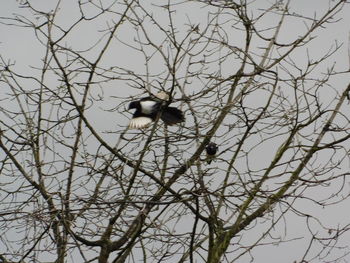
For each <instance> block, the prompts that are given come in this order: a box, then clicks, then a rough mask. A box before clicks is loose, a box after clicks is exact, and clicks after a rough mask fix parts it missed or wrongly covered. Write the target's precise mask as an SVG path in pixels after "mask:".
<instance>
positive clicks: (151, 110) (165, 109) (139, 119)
mask: <svg viewBox="0 0 350 263" xmlns="http://www.w3.org/2000/svg"><path fill="white" fill-rule="evenodd" d="M164 102H165V101H164V100H160V99H156V98H152V97H147V98H142V99H140V100H137V101H132V102H131V103H130V104H129V110H130V109H136V111H135V112H134V114H133V116H132V119H131V120H130V123H129V128H131V129H140V128H144V127H147V126H148V125H150V124H151V123H152V122H153V121H155V120H156V119H157V116H158V114H160V118H161V120H162V121H163V122H164V123H165V124H167V125H174V124H177V123H180V122H183V121H184V120H185V117H184V114H183V112H182V111H181V110H179V109H177V108H174V107H169V106H167V105H164Z"/></svg>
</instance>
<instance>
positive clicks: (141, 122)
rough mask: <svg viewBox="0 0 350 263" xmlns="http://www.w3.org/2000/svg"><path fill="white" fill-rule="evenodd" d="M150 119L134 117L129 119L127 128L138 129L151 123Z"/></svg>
mask: <svg viewBox="0 0 350 263" xmlns="http://www.w3.org/2000/svg"><path fill="white" fill-rule="evenodd" d="M152 121H153V120H152V119H151V118H149V117H135V118H132V119H131V120H130V123H129V128H130V129H140V128H145V127H147V126H148V125H149V124H150V123H152Z"/></svg>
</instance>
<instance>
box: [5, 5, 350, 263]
mask: <svg viewBox="0 0 350 263" xmlns="http://www.w3.org/2000/svg"><path fill="white" fill-rule="evenodd" d="M53 2H56V1H51V0H50V1H48V0H37V1H33V3H34V4H35V5H37V6H38V7H40V8H44V9H46V10H51V9H52V8H53V6H50V4H51V3H53ZM63 2H64V4H63V7H62V13H61V14H62V15H61V17H59V21H61V23H62V25H65V24H66V25H68V24H70V22H71V21H72V20H74V17H75V14H76V13H75V12H76V11H77V10H76V9H75V7H74V5H71V0H65V1H63ZM73 2H74V1H73ZM159 2H160V1H159ZM265 2H266V1H260V0H258V1H257V3H256V5H257V6H258V5H261V6H263V5H264V4H263V3H265ZM270 2H272V1H270ZM188 5H189V6H190V5H191V3H189V4H188ZM290 5H291V10H292V11H293V10H295V12H297V13H301V14H303V15H305V16H313V15H315V16H316V17H319V16H320V15H321V14H322V13H323V11H325V10H326V9H327V8H328V6H329V1H327V0H291V4H290ZM186 13H187V15H188V16H190V17H192V19H193V21H195V20H198V22H199V27H201V21H204V19H205V17H206V16H205V12H204V11H203V10H193V9H191V8H187V9H186ZM14 14H23V15H26V16H28V15H29V14H28V13H27V12H26V10H24V9H19V8H18V4H17V1H14V0H2V3H1V8H0V16H1V17H11V16H13V15H14ZM155 15H157V14H155ZM184 17H186V16H185V15H184V14H182V17H181V18H179V19H178V21H177V23H178V24H179V25H180V24H181V23H182V21H184ZM337 18H341V19H342V20H341V21H338V22H337V23H334V24H329V25H328V26H327V28H324V29H322V30H318V31H317V32H316V33H315V35H317V39H315V40H314V41H313V42H312V43H311V44H310V45H309V47H310V49H309V52H310V54H311V56H315V57H317V56H319V55H321V54H323V53H324V52H325V51H327V50H329V49H330V48H331V46H332V45H334V44H335V43H336V42H337V43H338V44H342V45H343V46H342V47H341V48H340V51H339V52H337V53H336V55H335V56H334V58H333V59H332V61H333V62H334V63H336V68H337V69H338V70H344V71H345V70H348V69H349V53H348V51H349V32H350V6H349V5H348V6H347V7H346V8H345V9H344V10H342V12H341V13H339V14H338V15H337ZM275 22H276V21H274V20H273V17H271V19H269V18H266V27H269V25H270V23H275ZM105 27H106V23H105V21H100V23H97V24H94V25H93V26H92V27H91V25H89V24H87V25H86V26H83V27H80V28H79V30H78V31H77V35H76V36H75V38H72V39H71V41H72V42H71V43H69V45H72V46H74V47H79V48H81V49H85V48H87V47H89V45H90V44H91V43H93V41H94V40H95V37H96V35H99V34H100V33H99V32H98V31H99V30H101V29H104V28H105ZM305 30H306V27H305V25H304V24H302V23H300V24H295V23H288V20H287V23H286V25H285V26H284V28H282V34H281V36H280V37H279V39H278V41H280V42H284V41H285V42H288V41H289V40H290V39H293V37H294V36H295V35H298V34H301V33H299V32H304V31H305ZM130 32H132V31H128V30H122V31H121V32H119V34H122V35H123V36H122V38H123V39H129V40H131V39H133V37H134V35H132V34H131V33H130ZM0 35H1V40H0V54H1V56H2V57H3V58H4V59H5V60H11V61H14V62H15V63H16V64H15V68H16V69H17V70H18V71H20V72H23V73H25V74H35V70H33V69H32V68H31V67H32V66H39V67H40V65H41V59H42V56H43V54H44V53H43V52H44V50H43V49H42V48H41V46H40V44H39V43H38V41H37V40H36V39H34V38H33V32H32V31H31V30H28V29H23V28H20V27H9V26H6V25H2V24H0ZM237 41H238V40H237ZM124 48H125V49H124ZM109 52H110V54H109V55H108V57H107V58H106V61H105V64H106V65H107V64H109V65H111V66H116V65H120V66H124V67H127V68H130V69H133V70H140V71H142V70H143V66H144V65H143V63H142V62H140V61H142V58H141V57H138V55H137V54H135V53H132V52H131V53H130V52H129V51H128V49H127V48H126V47H125V46H124V47H123V46H119V47H118V49H114V50H113V49H112V50H110V51H109ZM91 56H92V57H93V54H91ZM295 57H296V58H298V59H300V61H299V62H300V63H306V52H305V50H304V51H301V52H300V53H299V54H296V56H295ZM160 66H161V65H160ZM332 81H334V83H335V84H336V85H339V87H344V86H345V85H347V83H348V82H349V78H348V77H347V78H345V77H344V76H340V77H339V78H334V80H332ZM107 85H111V84H107ZM115 85H119V84H118V83H116V84H115ZM105 88H106V94H111V95H113V94H114V93H115V91H116V90H118V96H124V97H128V96H129V93H130V89H128V88H127V87H125V88H120V87H118V89H117V87H114V86H106V87H105ZM198 88H200V87H198ZM132 93H133V94H131V95H135V91H132ZM116 103H117V102H116V100H114V99H111V100H107V101H104V102H103V105H98V106H99V107H103V109H108V108H112V107H114V106H116V105H115V104H116ZM100 114H104V113H103V111H101V112H99V116H102V115H100ZM129 116H130V115H129ZM111 118H114V119H113V120H112V121H111V122H109V121H107V122H106V121H105V118H95V123H96V125H100V126H101V130H104V129H106V130H114V129H117V127H118V125H121V126H123V125H124V126H125V125H126V124H127V122H128V118H127V117H126V116H122V115H119V116H116V115H115V114H114V115H113V117H111ZM308 207H309V206H308V205H307V202H306V203H305V204H300V208H301V209H305V210H307V209H308ZM349 207H350V201H348V202H342V203H340V204H338V205H334V206H332V207H329V208H327V209H325V210H322V209H317V210H315V211H309V212H310V213H315V214H319V215H320V217H321V218H322V219H323V222H324V223H325V224H330V225H331V224H333V225H337V224H338V223H339V224H340V225H344V224H347V223H350V221H349V213H348V210H349ZM344 211H345V212H344ZM293 220H295V221H293ZM299 220H301V219H300V218H296V217H295V218H291V219H290V220H289V222H288V223H289V225H290V226H293V227H291V228H289V229H288V232H289V235H290V238H298V237H300V236H302V235H303V231H304V229H298V224H299V223H302V222H301V221H303V220H301V221H299ZM281 231H282V232H283V231H284V229H281ZM252 234H254V233H252ZM348 237H349V240H350V235H348ZM244 238H247V239H249V238H250V237H249V236H247V237H244ZM346 242H347V241H346V240H344V244H346ZM299 244H300V247H295V248H294V249H295V251H291V250H290V246H288V243H286V244H280V245H279V246H278V247H275V248H272V249H271V251H268V252H267V251H266V248H265V247H261V248H259V247H258V248H256V249H255V253H254V255H255V256H256V258H257V259H256V260H254V262H262V263H264V262H269V263H280V262H292V260H293V259H295V258H294V254H295V252H296V251H298V252H300V251H304V249H305V247H304V246H305V243H304V242H300V243H299ZM335 256H337V255H335ZM246 259H247V258H245V260H246ZM347 259H348V260H349V261H350V257H347ZM241 262H242V263H243V262H244V261H241Z"/></svg>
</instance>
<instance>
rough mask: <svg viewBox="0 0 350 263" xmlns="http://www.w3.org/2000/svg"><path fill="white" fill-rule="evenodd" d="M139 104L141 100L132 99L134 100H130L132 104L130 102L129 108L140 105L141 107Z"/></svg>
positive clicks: (135, 107)
mask: <svg viewBox="0 0 350 263" xmlns="http://www.w3.org/2000/svg"><path fill="white" fill-rule="evenodd" d="M139 105H140V102H139V101H132V102H130V104H129V108H128V109H129V110H131V109H137V108H138V107H139Z"/></svg>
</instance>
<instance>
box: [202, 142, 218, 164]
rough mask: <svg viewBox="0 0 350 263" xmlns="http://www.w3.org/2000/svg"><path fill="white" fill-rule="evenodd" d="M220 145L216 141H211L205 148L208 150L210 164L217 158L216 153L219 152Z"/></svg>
mask: <svg viewBox="0 0 350 263" xmlns="http://www.w3.org/2000/svg"><path fill="white" fill-rule="evenodd" d="M218 149H219V147H218V146H217V145H216V143H213V142H210V143H208V145H207V147H206V148H205V150H206V152H207V159H206V160H207V163H208V164H210V163H211V162H212V161H213V159H214V158H215V155H216V153H217V152H218Z"/></svg>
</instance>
